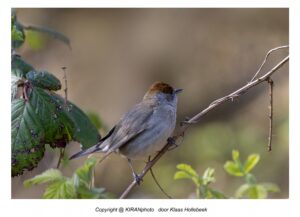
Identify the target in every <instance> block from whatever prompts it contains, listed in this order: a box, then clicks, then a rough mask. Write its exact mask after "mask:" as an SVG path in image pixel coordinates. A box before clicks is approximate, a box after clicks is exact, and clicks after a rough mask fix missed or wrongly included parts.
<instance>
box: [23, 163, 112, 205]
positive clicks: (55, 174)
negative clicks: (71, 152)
mask: <svg viewBox="0 0 300 217" xmlns="http://www.w3.org/2000/svg"><path fill="white" fill-rule="evenodd" d="M96 163H97V161H96V159H95V158H89V159H87V160H86V161H85V163H84V164H83V166H82V167H79V168H77V169H76V170H75V172H74V174H73V175H72V176H71V177H66V176H63V175H62V173H61V172H60V171H59V170H57V169H49V170H46V171H45V172H43V173H42V174H40V175H37V176H35V177H34V178H32V179H28V180H26V181H25V182H24V186H25V187H30V186H33V185H40V184H47V187H46V188H45V191H44V194H43V198H44V199H76V198H80V199H81V198H82V199H97V198H110V197H111V195H110V194H109V193H107V192H106V191H105V189H104V188H95V187H93V186H92V180H93V169H94V167H95V165H96Z"/></svg>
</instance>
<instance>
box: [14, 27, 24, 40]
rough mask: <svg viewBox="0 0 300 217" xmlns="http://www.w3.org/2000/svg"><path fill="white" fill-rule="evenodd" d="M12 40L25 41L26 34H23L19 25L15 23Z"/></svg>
mask: <svg viewBox="0 0 300 217" xmlns="http://www.w3.org/2000/svg"><path fill="white" fill-rule="evenodd" d="M11 40H13V41H24V35H23V33H22V31H20V30H19V29H17V27H16V26H15V25H14V26H13V27H12V32H11Z"/></svg>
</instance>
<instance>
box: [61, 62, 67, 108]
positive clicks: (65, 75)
mask: <svg viewBox="0 0 300 217" xmlns="http://www.w3.org/2000/svg"><path fill="white" fill-rule="evenodd" d="M61 69H62V70H63V71H64V77H63V79H64V81H65V89H64V91H65V107H67V103H68V81H67V72H66V69H67V67H65V66H63V67H62V68H61Z"/></svg>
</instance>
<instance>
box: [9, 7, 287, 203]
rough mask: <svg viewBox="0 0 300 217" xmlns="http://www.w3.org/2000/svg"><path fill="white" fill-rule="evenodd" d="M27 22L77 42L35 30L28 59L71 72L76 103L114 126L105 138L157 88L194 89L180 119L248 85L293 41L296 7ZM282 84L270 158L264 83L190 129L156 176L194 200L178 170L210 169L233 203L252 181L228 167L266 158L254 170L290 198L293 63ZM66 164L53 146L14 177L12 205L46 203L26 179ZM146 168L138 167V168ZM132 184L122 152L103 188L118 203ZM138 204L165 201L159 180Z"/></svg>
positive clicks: (41, 15)
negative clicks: (235, 154) (236, 154)
mask: <svg viewBox="0 0 300 217" xmlns="http://www.w3.org/2000/svg"><path fill="white" fill-rule="evenodd" d="M17 15H18V19H19V21H20V22H22V23H24V24H28V25H29V24H32V25H40V26H46V27H50V28H52V29H54V30H56V31H59V32H62V33H64V34H65V35H67V36H68V37H69V38H70V40H71V46H72V50H70V49H69V48H68V47H67V46H65V45H64V44H62V43H61V42H60V41H56V40H53V39H50V38H49V37H47V36H44V35H40V34H37V33H32V32H28V33H27V42H26V44H25V45H24V46H23V47H22V48H21V49H19V50H18V53H20V54H21V55H22V56H23V58H24V59H25V60H26V61H28V62H29V63H31V64H32V65H33V66H34V67H35V68H36V69H45V70H48V71H50V72H51V73H54V74H55V75H56V76H57V77H58V78H59V79H62V78H63V72H62V70H61V67H63V66H66V67H67V75H68V85H69V86H68V93H69V99H70V100H71V101H73V102H74V103H75V104H77V105H78V106H79V107H80V108H82V109H83V110H84V111H86V112H94V113H96V114H98V115H99V116H100V117H101V120H102V121H103V123H104V124H105V126H106V129H105V128H103V129H101V135H104V133H105V132H107V130H108V129H109V128H110V127H112V126H114V124H115V123H116V122H117V121H118V120H119V118H120V116H121V115H122V114H123V113H125V112H126V111H127V110H128V109H130V107H131V106H133V105H134V104H135V103H137V102H139V101H140V100H141V98H142V97H143V95H144V93H145V92H146V90H147V88H148V87H149V86H150V85H151V84H152V83H153V82H154V81H164V82H167V83H170V84H171V85H172V86H174V87H177V88H183V89H184V92H183V93H182V94H181V95H180V96H179V102H178V122H180V121H182V120H184V118H185V117H192V116H193V115H195V114H196V113H198V112H200V111H201V110H202V109H204V108H205V107H206V106H208V104H209V103H210V102H212V101H213V100H215V99H217V98H219V97H222V96H224V95H226V94H228V93H230V92H231V91H234V90H236V89H238V88H239V87H241V86H243V85H245V84H246V83H247V82H248V81H250V80H251V78H252V76H253V74H254V73H255V72H256V71H257V69H258V68H259V66H260V64H261V62H262V60H263V58H264V56H265V54H266V52H267V51H268V50H270V49H271V48H273V47H276V46H280V45H285V44H288V43H289V11H288V9H17ZM286 54H287V51H283V50H282V51H278V52H276V54H273V55H272V56H271V57H270V59H269V61H268V63H267V64H266V66H265V68H264V71H265V70H267V69H270V67H272V66H274V65H275V64H276V63H277V62H278V61H279V60H281V59H282V58H283V57H284V56H285V55H286ZM273 80H274V84H275V86H274V134H273V151H272V152H268V151H267V143H268V130H269V126H268V124H269V123H268V104H269V98H268V86H267V84H262V85H260V86H258V87H256V88H254V89H253V90H251V91H249V92H248V93H247V94H246V95H243V96H242V97H240V98H239V99H238V100H236V101H234V102H233V103H227V104H225V105H222V106H220V107H218V108H217V109H215V110H214V111H212V112H210V113H209V114H208V115H207V116H206V117H205V118H203V120H202V121H201V122H200V123H199V124H197V125H194V126H192V127H191V128H190V129H189V130H188V131H187V133H186V135H185V138H184V141H183V142H182V143H181V145H180V147H178V148H177V149H175V150H173V151H170V152H168V153H167V154H166V155H164V156H163V158H162V159H161V160H160V161H159V162H158V163H157V164H156V165H155V167H154V168H153V170H154V172H155V174H156V177H157V179H158V180H159V182H160V184H161V185H162V186H163V188H164V189H165V191H167V192H168V193H169V194H170V195H171V196H172V197H174V198H190V197H193V195H192V193H193V192H194V186H193V185H192V183H190V182H188V181H181V180H178V181H177V180H176V181H175V180H174V179H173V175H174V173H175V171H176V165H177V164H179V163H187V164H190V165H191V166H192V167H193V168H195V169H196V170H197V172H198V173H200V174H202V173H203V171H204V170H205V169H206V168H207V167H213V168H215V170H216V171H215V173H216V174H215V177H216V183H214V184H213V185H212V186H213V187H214V188H216V189H218V190H219V191H222V192H224V193H225V194H226V195H227V196H233V194H234V192H235V190H236V189H237V188H238V187H239V186H240V185H241V184H242V183H243V179H239V178H236V177H232V176H229V175H228V174H226V172H225V171H224V169H223V165H224V163H225V161H226V160H230V159H231V151H232V150H233V149H237V150H239V151H240V154H241V158H242V160H244V159H245V158H246V157H247V156H248V155H249V154H251V153H258V154H260V156H261V160H260V162H259V164H258V165H257V166H256V168H255V169H254V170H253V171H252V172H253V174H254V175H256V178H257V180H258V182H273V183H276V184H277V185H278V186H279V187H280V189H281V192H280V193H274V194H271V195H270V196H271V198H288V195H289V154H288V150H289V148H288V147H289V146H288V144H289V142H288V125H289V124H288V109H289V107H288V102H289V100H288V96H289V95H288V66H287V65H285V66H284V67H283V68H282V69H281V70H280V71H278V73H276V74H275V75H274V76H273ZM61 94H63V91H61ZM77 151H79V144H78V143H72V144H70V145H69V146H67V150H66V152H67V153H68V154H69V155H71V154H73V153H75V152H77ZM100 156H101V155H99V157H100ZM57 160H58V150H55V151H53V150H51V149H48V150H47V152H46V155H45V157H44V159H43V160H42V161H41V162H40V163H39V166H38V168H36V169H34V170H33V171H30V172H26V173H25V174H24V175H23V176H20V177H16V178H13V179H12V198H41V196H42V192H43V187H42V186H37V187H34V188H28V189H27V188H24V187H23V181H24V180H26V179H28V178H31V177H33V176H34V175H36V174H39V173H41V172H42V171H44V170H46V169H48V168H51V167H55V166H56V164H57ZM83 161H84V158H83V159H76V160H74V161H72V162H69V163H67V164H65V165H64V166H63V167H62V171H63V173H64V174H65V175H71V174H72V173H73V171H74V169H75V168H77V167H78V166H80V165H81V164H82V163H83ZM143 165H144V163H143V162H138V161H137V162H134V166H135V168H136V169H137V170H138V171H140V170H141V169H142V167H143ZM131 180H132V176H131V172H130V170H129V168H128V165H127V163H126V160H125V159H123V158H121V157H119V156H117V155H113V156H111V157H110V158H109V159H107V160H106V161H104V162H103V163H101V164H100V165H98V166H97V169H96V179H95V185H96V186H101V187H105V188H106V189H107V190H108V191H110V192H112V193H114V194H115V195H116V196H118V195H120V194H121V193H122V191H123V190H124V189H125V188H126V187H127V185H128V184H129V183H130V182H131ZM129 197H130V198H165V196H164V195H163V194H162V193H161V192H160V190H159V189H158V187H157V186H156V184H155V183H154V181H153V179H152V177H151V176H150V174H147V175H146V176H145V178H144V182H143V183H142V185H141V186H139V187H136V188H134V190H133V191H132V193H131V194H130V195H129Z"/></svg>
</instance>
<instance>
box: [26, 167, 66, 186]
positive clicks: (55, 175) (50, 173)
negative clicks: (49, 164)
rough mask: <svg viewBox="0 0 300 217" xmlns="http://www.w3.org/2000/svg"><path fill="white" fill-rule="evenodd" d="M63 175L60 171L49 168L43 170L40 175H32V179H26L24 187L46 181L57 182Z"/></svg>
mask: <svg viewBox="0 0 300 217" xmlns="http://www.w3.org/2000/svg"><path fill="white" fill-rule="evenodd" d="M63 179H64V177H63V176H62V174H61V172H60V171H59V170H57V169H49V170H46V171H45V172H43V173H42V174H40V175H37V176H35V177H33V178H32V179H28V180H26V181H25V182H24V186H25V187H30V186H32V185H37V184H44V183H48V182H50V183H51V182H57V181H62V180H63Z"/></svg>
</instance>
